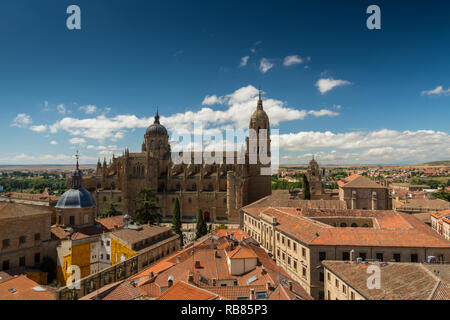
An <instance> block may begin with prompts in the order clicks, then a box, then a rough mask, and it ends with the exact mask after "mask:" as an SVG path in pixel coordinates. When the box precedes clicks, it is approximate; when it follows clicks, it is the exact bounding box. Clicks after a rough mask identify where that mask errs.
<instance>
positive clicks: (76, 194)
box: [55, 154, 95, 209]
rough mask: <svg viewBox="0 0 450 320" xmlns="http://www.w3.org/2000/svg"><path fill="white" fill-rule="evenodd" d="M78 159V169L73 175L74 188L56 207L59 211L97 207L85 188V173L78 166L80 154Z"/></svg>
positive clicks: (65, 193) (67, 192) (63, 196)
mask: <svg viewBox="0 0 450 320" xmlns="http://www.w3.org/2000/svg"><path fill="white" fill-rule="evenodd" d="M76 157H77V167H76V170H75V171H74V172H73V174H72V188H71V189H70V190H67V191H66V192H64V193H63V195H62V196H61V197H60V198H59V200H58V203H57V204H56V206H55V207H56V208H58V209H71V208H87V207H95V201H94V198H92V195H91V193H90V192H89V191H87V190H86V189H84V188H83V172H82V171H81V170H80V168H79V166H78V154H77V156H76Z"/></svg>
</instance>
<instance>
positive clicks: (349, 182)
mask: <svg viewBox="0 0 450 320" xmlns="http://www.w3.org/2000/svg"><path fill="white" fill-rule="evenodd" d="M337 184H338V186H339V187H341V188H385V187H384V186H382V185H380V184H378V183H376V182H375V181H373V180H372V179H369V178H366V177H363V176H361V175H359V174H352V175H351V176H349V177H346V178H344V179H342V180H339V181H338V182H337Z"/></svg>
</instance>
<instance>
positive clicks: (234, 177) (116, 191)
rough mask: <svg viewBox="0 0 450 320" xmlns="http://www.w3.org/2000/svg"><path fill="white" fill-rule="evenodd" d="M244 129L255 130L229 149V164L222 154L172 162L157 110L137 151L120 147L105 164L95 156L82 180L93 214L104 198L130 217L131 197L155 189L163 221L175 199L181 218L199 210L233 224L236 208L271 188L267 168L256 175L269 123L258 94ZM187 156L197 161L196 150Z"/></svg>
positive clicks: (99, 210)
mask: <svg viewBox="0 0 450 320" xmlns="http://www.w3.org/2000/svg"><path fill="white" fill-rule="evenodd" d="M249 129H253V130H254V131H252V130H250V132H255V134H253V135H250V136H249V137H247V150H246V151H245V152H237V151H235V152H234V153H233V152H231V153H232V160H233V161H231V162H232V163H231V164H230V161H229V160H230V159H229V158H227V156H228V152H223V161H222V162H221V163H217V162H214V163H212V164H208V163H209V161H208V162H207V161H205V159H204V157H203V155H202V154H201V157H200V158H201V161H200V162H201V163H194V161H191V163H190V164H186V163H181V164H176V163H174V162H173V161H172V153H171V146H170V144H169V135H168V132H167V130H166V128H165V127H164V126H163V125H162V124H161V123H160V121H159V115H158V113H157V114H156V116H155V120H154V123H153V124H152V125H150V126H149V127H148V128H147V130H146V133H145V135H144V143H143V144H142V148H141V152H135V153H132V152H130V151H129V150H128V149H126V150H125V152H124V154H123V155H122V156H120V157H118V158H116V157H114V156H113V159H112V161H111V163H110V164H109V165H107V164H106V161H104V162H103V164H101V163H100V160H99V162H98V164H97V170H96V174H95V175H94V176H91V177H89V178H87V179H85V185H86V188H87V189H88V190H89V191H91V193H92V195H93V197H94V199H95V201H96V203H97V215H99V214H101V213H102V212H103V211H104V209H105V208H107V207H106V206H107V205H106V204H105V203H106V202H108V201H114V202H121V203H122V204H123V205H122V207H121V209H122V210H123V211H124V212H125V213H128V214H130V215H134V209H135V203H134V200H135V199H136V198H137V197H138V193H139V191H140V190H142V189H144V188H152V189H153V190H155V192H156V193H157V199H158V206H159V207H160V208H161V211H162V215H163V221H170V219H171V215H172V210H173V203H174V201H175V199H176V198H179V201H180V210H181V217H182V220H183V221H185V222H190V221H193V220H194V219H195V217H196V215H197V212H198V209H199V208H200V209H202V211H203V214H204V216H205V219H206V220H207V221H211V222H219V223H221V222H231V223H232V222H237V221H238V220H239V214H238V212H239V209H240V208H241V207H243V206H245V205H247V204H249V203H252V202H254V201H256V200H258V199H260V198H262V197H264V196H267V195H269V194H271V191H272V190H271V175H270V172H269V173H267V172H266V174H261V172H262V170H264V169H269V171H270V138H269V137H270V123H269V118H268V116H267V114H266V112H265V111H264V109H263V102H262V99H261V94H260V95H259V99H258V103H257V109H256V111H255V112H254V113H253V115H252V117H251V119H250V123H249ZM264 130H267V131H266V132H267V136H266V139H264V138H260V137H261V136H260V135H259V133H262V132H264ZM250 149H251V152H249V150H250ZM266 151H267V156H268V158H269V163H265V162H264V161H261V157H259V154H260V152H261V153H265V152H266ZM253 154H256V155H258V158H257V159H256V160H257V161H252V160H254V159H253ZM180 155H182V156H186V155H185V154H180ZM213 156H214V154H213ZM187 158H190V159H191V160H193V159H197V158H198V154H195V153H192V154H190V155H188V156H187Z"/></svg>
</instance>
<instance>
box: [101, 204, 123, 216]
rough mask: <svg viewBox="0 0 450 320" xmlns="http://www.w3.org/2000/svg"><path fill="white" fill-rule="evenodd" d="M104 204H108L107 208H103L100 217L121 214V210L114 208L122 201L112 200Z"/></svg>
mask: <svg viewBox="0 0 450 320" xmlns="http://www.w3.org/2000/svg"><path fill="white" fill-rule="evenodd" d="M105 204H106V205H108V206H109V209H105V210H104V211H103V214H102V215H101V216H100V218H108V217H115V216H120V215H121V214H122V210H119V209H117V208H116V207H118V206H121V205H122V203H120V202H114V201H106V202H105Z"/></svg>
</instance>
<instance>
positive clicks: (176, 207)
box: [172, 198, 183, 247]
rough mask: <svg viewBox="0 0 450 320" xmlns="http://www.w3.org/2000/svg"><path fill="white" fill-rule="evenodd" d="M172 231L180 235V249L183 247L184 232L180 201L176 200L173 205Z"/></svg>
mask: <svg viewBox="0 0 450 320" xmlns="http://www.w3.org/2000/svg"><path fill="white" fill-rule="evenodd" d="M172 230H173V232H175V233H176V234H178V235H180V247H183V231H181V214H180V201H179V200H178V198H176V199H175V203H174V204H173V216H172Z"/></svg>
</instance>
